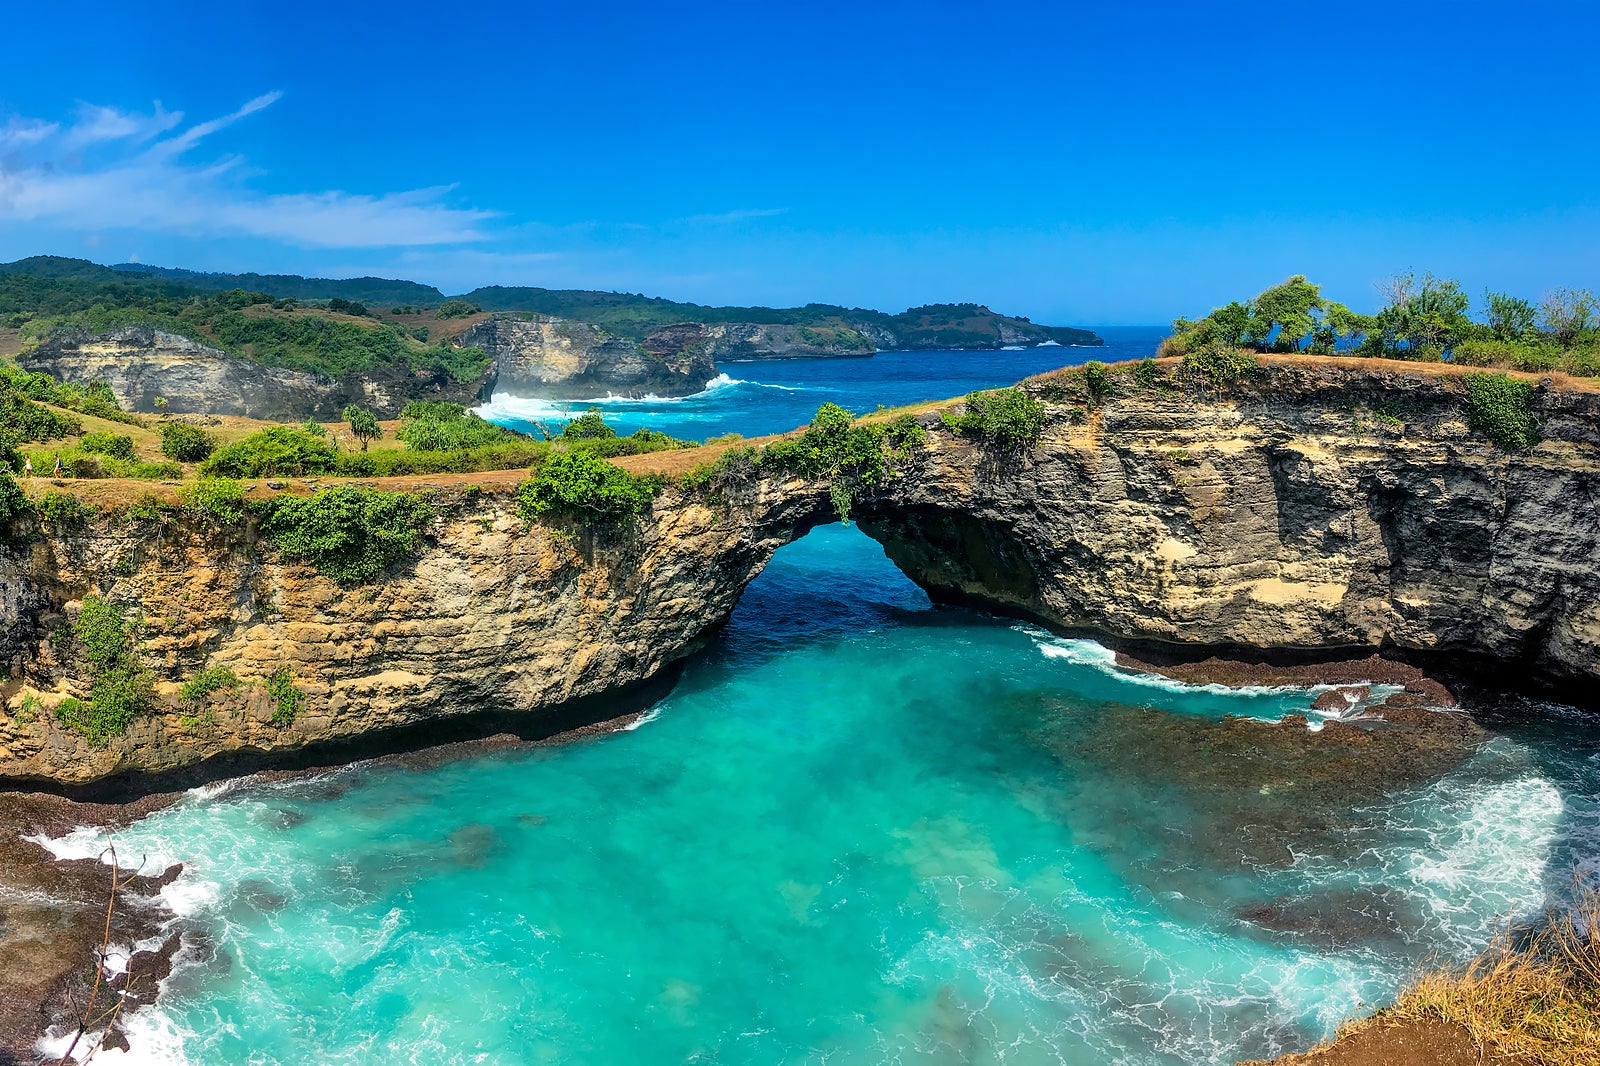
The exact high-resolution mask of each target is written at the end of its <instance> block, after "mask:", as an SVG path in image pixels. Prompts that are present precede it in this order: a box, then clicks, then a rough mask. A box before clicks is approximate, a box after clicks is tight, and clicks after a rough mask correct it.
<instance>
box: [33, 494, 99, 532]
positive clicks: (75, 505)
mask: <svg viewBox="0 0 1600 1066" xmlns="http://www.w3.org/2000/svg"><path fill="white" fill-rule="evenodd" d="M34 510H35V512H37V514H38V516H39V518H40V520H41V521H43V522H45V523H46V524H47V525H49V526H51V527H53V528H55V529H79V528H81V527H83V526H86V525H88V524H89V523H90V522H91V521H93V520H94V518H95V516H96V515H98V514H99V513H100V511H99V508H97V507H95V505H94V504H92V503H87V502H85V501H83V500H80V499H78V497H76V496H74V495H73V494H72V493H70V492H46V493H45V494H44V496H43V497H42V498H41V499H40V500H39V503H38V506H37V507H35V508H34Z"/></svg>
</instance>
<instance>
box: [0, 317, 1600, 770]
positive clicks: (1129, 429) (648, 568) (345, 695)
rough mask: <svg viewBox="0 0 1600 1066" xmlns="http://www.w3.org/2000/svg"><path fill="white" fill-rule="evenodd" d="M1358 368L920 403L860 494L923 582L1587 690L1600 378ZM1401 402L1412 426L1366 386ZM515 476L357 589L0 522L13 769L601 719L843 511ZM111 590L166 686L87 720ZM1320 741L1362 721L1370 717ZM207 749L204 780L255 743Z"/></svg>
mask: <svg viewBox="0 0 1600 1066" xmlns="http://www.w3.org/2000/svg"><path fill="white" fill-rule="evenodd" d="M536 325H540V326H541V327H542V326H545V325H548V323H539V324H536ZM1339 362H1340V363H1341V364H1343V365H1333V364H1316V363H1311V362H1302V361H1295V360H1264V363H1265V365H1264V368H1263V372H1262V374H1261V375H1260V376H1259V377H1258V378H1257V379H1256V380H1255V381H1254V382H1253V383H1250V384H1248V385H1244V386H1239V387H1235V388H1232V389H1225V390H1217V389H1212V390H1207V391H1197V390H1180V389H1171V390H1139V391H1134V390H1132V389H1127V390H1125V391H1123V392H1119V393H1116V394H1114V395H1112V396H1111V397H1109V398H1106V399H1105V400H1104V401H1102V402H1100V403H1098V404H1097V405H1096V406H1095V407H1094V409H1093V410H1092V411H1088V412H1087V413H1086V412H1085V410H1084V407H1083V406H1082V404H1081V401H1080V399H1079V398H1077V397H1074V396H1071V395H1066V394H1064V393H1063V392H1062V391H1061V389H1060V387H1059V384H1058V383H1057V382H1053V381H1052V380H1051V379H1049V378H1045V379H1040V380H1035V381H1033V382H1030V383H1029V384H1028V385H1027V388H1028V389H1029V390H1031V391H1033V392H1034V393H1035V394H1037V395H1038V396H1040V397H1042V398H1043V399H1044V400H1045V401H1046V403H1047V418H1046V421H1045V425H1044V428H1043V432H1042V434H1041V436H1040V438H1039V440H1038V442H1037V443H1036V444H1035V445H1034V446H1033V447H1031V448H1029V449H1026V450H1023V451H1020V452H1017V453H1015V454H1009V453H1004V452H1001V451H997V450H996V449H995V448H994V447H992V446H987V445H985V444H983V443H981V442H979V441H975V440H973V439H971V438H969V437H967V436H962V435H959V434H956V433H953V432H952V431H951V430H949V429H948V428H946V427H945V426H944V425H943V424H942V423H940V422H937V421H934V420H926V421H927V425H928V427H929V432H928V439H927V441H926V443H925V444H924V445H922V446H920V447H918V448H916V449H915V450H914V451H913V452H912V453H911V455H910V456H909V457H908V458H906V459H905V460H904V461H903V462H902V463H901V464H900V466H899V468H898V470H897V473H896V476H895V477H893V478H891V479H889V480H887V481H886V482H884V483H881V484H878V485H875V486H856V487H855V496H856V498H855V499H854V501H853V504H852V510H853V517H854V518H855V519H856V520H857V521H858V522H859V523H860V526H861V528H862V529H863V530H865V531H866V532H867V533H868V534H870V535H872V536H874V537H876V538H877V539H879V540H880V541H882V542H883V544H884V547H885V550H886V551H887V553H888V555H889V557H890V558H891V559H893V560H894V561H895V562H896V563H897V564H898V565H899V566H900V568H901V569H902V570H903V571H905V572H906V573H907V574H908V575H909V576H910V577H911V578H913V579H914V580H915V581H917V582H918V583H919V584H920V585H922V587H923V588H925V589H926V590H928V592H929V593H930V594H931V595H932V596H934V597H935V598H936V599H939V600H943V601H946V602H958V603H968V604H975V605H978V606H981V607H984V608H987V609H991V610H996V611H999V612H1002V613H1006V614H1010V615H1020V616H1022V617H1026V618H1029V619H1032V620H1035V621H1037V622H1039V623H1041V624H1043V625H1045V626H1047V627H1049V628H1051V629H1053V630H1056V631H1060V632H1078V633H1092V634H1098V635H1102V636H1105V637H1108V638H1116V639H1119V640H1132V641H1137V642H1141V643H1142V645H1143V646H1145V647H1147V648H1151V649H1160V648H1163V647H1164V648H1166V649H1171V650H1174V651H1187V652H1191V653H1196V654H1212V655H1216V654H1222V653H1229V654H1232V653H1234V652H1236V651H1237V650H1239V649H1246V650H1251V651H1252V653H1255V652H1259V653H1261V654H1263V655H1265V654H1269V653H1273V654H1291V655H1292V654H1303V653H1312V652H1314V653H1328V652H1338V653H1343V654H1347V655H1350V656H1354V657H1361V656H1366V655H1369V654H1371V653H1373V652H1375V651H1383V650H1393V649H1399V650H1403V651H1407V652H1412V653H1426V654H1430V655H1436V656H1449V657H1461V658H1465V659H1470V660H1472V661H1475V662H1491V663H1492V662H1496V661H1498V662H1500V663H1505V664H1510V665H1511V666H1512V667H1513V669H1514V672H1515V676H1516V677H1517V678H1518V679H1519V680H1522V681H1527V682H1534V681H1543V682H1552V683H1567V684H1569V685H1584V684H1587V685H1592V684H1593V683H1594V681H1595V680H1596V679H1597V678H1600V655H1597V652H1600V521H1597V519H1600V515H1597V514H1596V504H1595V497H1594V493H1593V491H1592V486H1593V485H1594V484H1596V483H1597V481H1600V395H1597V394H1595V393H1591V392H1582V391H1576V390H1566V391H1555V390H1543V391H1540V392H1539V393H1537V395H1536V406H1537V408H1538V410H1537V414H1538V415H1539V416H1540V418H1541V419H1542V421H1543V426H1544V441H1543V443H1541V444H1539V445H1538V446H1537V447H1535V448H1533V449H1530V450H1527V451H1523V452H1515V453H1513V452H1506V451H1502V450H1500V449H1499V448H1497V447H1496V446H1495V445H1494V444H1492V443H1491V442H1489V441H1487V440H1484V439H1482V438H1481V437H1479V436H1476V435H1475V434H1473V433H1472V432H1471V431H1470V430H1469V429H1468V427H1467V424H1466V421H1465V416H1464V412H1463V404H1464V400H1463V390H1462V386H1461V382H1460V376H1459V374H1455V373H1446V372H1444V371H1439V370H1429V369H1427V368H1416V369H1412V368H1409V367H1405V366H1395V365H1393V364H1389V365H1386V366H1382V367H1377V368H1373V367H1367V366H1364V365H1361V361H1357V360H1343V361H1339ZM1401 401H1403V402H1404V403H1405V404H1406V405H1407V406H1406V407H1405V410H1406V411H1407V412H1408V414H1407V416H1406V419H1405V424H1404V429H1403V432H1399V433H1386V434H1384V435H1382V436H1379V435H1377V434H1376V433H1374V432H1373V431H1372V430H1371V429H1369V428H1365V427H1364V426H1363V424H1362V423H1361V422H1360V420H1359V419H1358V418H1356V417H1355V416H1353V415H1352V413H1351V412H1352V411H1357V412H1359V411H1360V410H1364V409H1371V408H1372V407H1374V406H1376V405H1387V407H1386V409H1395V408H1396V406H1397V405H1398V404H1399V403H1400V402H1401ZM694 461H695V455H694V453H685V452H669V453H660V454H659V455H655V456H650V455H646V456H637V457H633V458H631V459H625V460H621V461H620V462H621V464H622V465H624V466H628V467H630V468H632V469H635V470H655V469H658V468H660V469H667V468H666V467H660V466H659V464H662V463H675V464H679V465H678V466H677V467H674V468H673V469H688V465H690V464H692V463H693V462H694ZM653 464H657V465H653ZM512 484H514V482H513V481H510V480H502V481H501V482H500V483H499V486H498V487H499V489H500V490H501V491H486V492H481V493H476V492H475V493H467V492H460V491H459V490H453V489H452V490H447V491H445V492H444V493H442V494H441V496H440V498H439V507H440V509H441V521H440V524H439V527H438V528H437V530H436V533H435V539H434V543H433V544H432V545H431V546H430V547H429V548H428V549H427V550H426V551H425V552H423V554H421V555H420V556H419V557H418V558H416V559H415V560H413V561H411V562H409V563H407V564H404V565H402V566H399V567H397V568H395V569H393V570H392V571H391V572H389V573H387V574H385V575H383V576H382V577H381V578H380V579H379V580H378V581H377V582H376V583H375V584H373V585H371V586H369V587H366V588H356V589H343V588H340V587H339V586H337V585H335V584H334V583H333V582H332V581H330V580H329V579H328V578H326V577H324V576H322V575H321V574H319V573H317V572H316V571H314V570H313V569H311V568H310V567H308V566H306V565H302V564H291V563H286V562H284V561H282V560H281V559H279V558H278V556H277V555H276V554H275V553H274V552H273V551H272V550H271V549H270V547H269V546H268V545H267V544H265V543H264V542H262V541H261V540H260V539H259V538H258V536H257V533H256V531H255V530H254V528H253V527H252V526H249V525H245V526H241V527H232V528H228V529H223V530H217V529H213V528H208V527H206V526H204V525H200V524H197V523H196V522H193V521H191V520H190V519H188V518H186V517H184V516H183V515H179V516H177V517H175V518H174V517H169V518H168V519H166V520H161V521H157V520H148V519H135V520H127V519H124V518H121V517H119V516H116V515H105V516H102V517H100V518H98V519H96V520H95V521H94V522H92V523H90V524H89V525H88V526H87V527H84V528H82V529H74V530H67V531H57V530H48V529H45V530H34V531H31V532H32V538H31V540H27V541H26V542H24V543H22V544H21V545H19V546H12V547H8V548H4V549H0V662H4V663H6V664H7V666H8V672H9V674H10V680H9V681H8V682H7V684H6V687H5V689H4V690H3V691H4V715H3V716H0V779H5V780H10V781H12V782H17V783H21V782H27V781H33V782H54V783H57V784H60V785H71V784H83V783H86V782H92V781H96V780H98V779H101V778H105V777H108V776H113V775H119V774H133V775H139V776H141V777H148V776H149V775H152V774H159V773H162V772H164V771H175V770H178V769H180V768H183V767H193V766H194V765H195V764H198V763H201V762H203V761H205V760H213V759H218V758H220V757H224V756H233V755H239V756H240V757H241V758H242V757H245V756H249V757H251V758H256V757H260V758H262V759H271V758H279V757H283V756H286V755H289V754H292V753H294V752H298V751H302V750H305V749H308V748H322V747H326V746H327V745H329V744H331V743H332V742H348V741H354V740H361V739H368V740H373V741H375V742H381V741H382V739H383V738H384V737H391V738H396V739H395V740H394V741H393V742H394V743H396V744H404V745H412V746H415V745H417V744H422V743H429V742H437V740H439V739H441V738H444V737H446V734H447V733H448V729H447V728H446V726H447V724H448V723H451V722H454V721H458V720H466V719H483V718H492V717H493V716H496V715H500V716H510V717H511V718H513V719H516V720H517V721H524V722H528V723H533V724H537V723H541V722H548V723H554V722H556V721H558V720H561V718H562V716H563V715H571V714H573V713H575V712H574V711H573V710H572V709H573V708H575V707H578V706H580V705H582V706H587V707H588V708H589V709H588V710H586V711H585V712H584V713H585V714H588V715H591V716H592V717H591V719H590V720H597V718H598V717H614V716H616V715H617V714H621V713H623V709H622V708H621V707H620V706H619V705H617V704H616V703H610V704H603V705H601V706H594V705H593V701H597V700H598V701H606V700H614V699H615V698H616V697H617V696H618V694H620V693H626V692H628V691H632V690H634V689H636V687H637V686H639V685H640V684H642V683H645V682H647V681H650V680H651V679H653V678H662V677H670V670H669V668H670V667H672V666H673V664H676V663H679V662H681V661H682V660H683V659H684V658H685V657H686V656H688V655H689V654H691V653H692V652H694V651H695V650H696V649H698V648H700V647H701V646H703V645H704V644H705V642H706V641H707V640H708V639H709V638H710V636H711V634H712V633H714V632H715V631H716V629H717V627H718V626H720V625H721V624H722V623H723V622H725V621H726V620H727V618H728V617H729V615H730V614H731V612H732V610H733V608H734V605H735V604H736V603H737V601H738V599H739V596H740V593H741V592H742V591H743V589H744V587H745V585H746V584H747V583H748V582H749V581H750V580H752V579H753V578H754V577H755V576H756V575H757V574H759V573H760V572H761V570H762V568H763V567H764V566H765V565H766V564H767V562H768V561H769V560H770V559H771V557H772V554H773V552H775V551H776V550H777V549H778V548H779V547H781V546H782V545H783V544H786V543H789V542H790V541H792V540H794V539H796V538H797V537H799V536H801V535H803V534H804V533H805V532H806V531H807V530H809V529H811V528H812V527H813V526H815V525H817V524H820V523H823V522H830V521H834V520H835V517H836V512H835V510H834V507H833V504H832V502H831V500H830V492H829V490H830V485H829V483H828V481H827V480H825V479H812V480H806V479H799V478H794V477H789V476H785V475H781V474H774V473H771V472H768V473H765V474H763V473H760V472H759V471H757V472H753V473H752V474H751V476H750V477H749V478H747V479H743V480H741V481H739V482H738V483H737V484H734V483H730V484H729V486H728V487H727V490H726V493H725V495H722V496H719V497H718V498H716V499H712V498H710V497H709V496H707V495H706V494H705V493H704V492H702V491H698V490H690V489H686V488H680V487H676V486H669V487H668V488H666V489H664V490H663V491H662V492H661V493H660V494H659V495H658V496H657V497H656V499H655V502H654V504H653V506H652V508H651V509H650V510H649V511H648V512H647V513H646V514H645V515H644V516H643V517H642V518H641V519H640V520H639V521H638V522H636V523H633V524H631V525H628V526H621V527H616V528H610V529H606V528H598V529H596V528H584V527H580V526H574V525H571V524H561V523H555V524H549V523H528V522H525V521H524V520H522V519H521V518H519V517H518V516H517V514H516V506H515V499H514V497H511V496H510V495H508V494H507V491H506V490H509V488H510V487H511V486H512ZM90 593H94V594H97V595H99V596H101V597H104V598H107V599H111V600H115V601H118V602H121V603H124V604H126V605H127V606H128V607H129V608H130V609H131V610H133V611H137V612H138V613H139V614H140V615H141V616H142V618H143V631H142V633H141V638H142V645H141V647H140V654H141V658H142V660H143V662H144V663H145V665H146V666H147V667H148V668H149V669H150V670H151V671H152V673H153V675H154V677H155V679H156V697H157V699H156V702H155V704H154V709H153V711H152V712H151V713H147V714H145V715H143V716H141V717H139V718H138V719H136V720H135V721H134V723H133V724H132V725H131V726H130V727H129V728H128V730H127V731H126V733H125V734H123V735H121V736H118V737H113V738H111V739H110V740H109V741H108V742H106V743H105V744H104V745H103V746H99V747H97V746H94V745H92V744H90V743H89V741H87V740H85V739H84V738H83V737H81V736H79V735H78V734H76V733H74V732H71V731H69V730H68V729H66V728H65V727H64V726H63V725H62V724H61V723H60V722H59V721H58V720H57V717H56V715H55V714H54V713H53V709H54V708H55V707H56V706H57V705H58V704H59V703H60V701H61V700H62V699H64V698H67V697H68V696H78V697H81V696H83V695H84V694H85V692H86V688H87V685H86V680H85V677H84V675H83V673H82V667H81V664H80V663H78V662H77V661H76V658H75V656H74V653H73V645H72V640H71V638H70V635H69V634H68V632H67V627H68V625H69V623H70V620H71V619H72V618H73V617H75V615H76V612H77V611H78V610H79V605H80V604H81V603H82V601H83V599H84V598H85V597H86V596H87V595H89V594H90ZM216 665H226V666H229V667H231V668H232V669H234V670H235V671H236V672H237V674H238V675H239V676H240V677H241V678H242V679H244V682H245V684H244V685H243V686H242V687H241V689H240V690H239V691H238V692H237V693H235V694H234V695H232V696H228V695H226V694H222V695H214V696H213V697H212V698H211V699H212V702H209V703H202V704H201V705H197V706H196V705H189V704H186V703H185V702H184V701H182V700H180V699H179V698H178V695H177V690H178V688H179V686H180V685H181V684H182V683H183V682H184V681H185V680H187V679H188V678H190V677H192V676H194V674H195V673H196V672H197V671H199V670H200V669H202V668H205V667H207V666H216ZM280 669H283V670H286V671H287V672H288V673H289V674H290V675H291V676H292V677H293V678H294V679H295V685H296V687H297V688H298V689H299V691H300V693H301V695H302V697H303V699H304V704H303V706H302V707H301V709H300V710H299V711H298V713H297V714H295V715H294V716H293V717H292V720H288V721H284V720H283V719H282V716H279V715H275V714H274V701H273V699H272V697H271V696H270V695H269V694H268V692H267V691H266V684H265V679H266V678H267V677H268V676H269V675H270V674H272V673H273V672H274V671H277V670H280ZM1502 673H1503V674H1504V673H1505V671H1502ZM1507 676H1510V675H1509V674H1508V675H1507ZM1348 680H1350V681H1352V682H1354V681H1357V680H1359V678H1356V677H1351V678H1349V679H1348ZM1371 680H1377V678H1371ZM1393 710H1395V711H1399V710H1401V708H1393ZM1419 713H1423V714H1430V715H1431V714H1432V713H1433V712H1419ZM1386 717H1391V718H1401V719H1403V718H1406V717H1407V716H1406V715H1403V714H1400V715H1387V714H1386ZM406 730H410V731H411V732H409V733H406V732H404V731H406ZM1346 733H1348V736H1346ZM402 737H403V738H404V739H403V740H402V739H400V738H402ZM1325 739H1326V740H1328V741H1330V742H1331V741H1333V740H1335V739H1342V740H1344V741H1345V742H1346V743H1347V744H1348V745H1349V746H1351V747H1352V750H1355V751H1361V750H1366V749H1368V748H1369V747H1370V745H1366V744H1364V743H1360V742H1362V741H1364V740H1365V739H1366V735H1365V734H1364V733H1361V732H1360V731H1359V730H1357V731H1355V732H1349V731H1347V730H1341V729H1337V728H1332V727H1330V731H1329V732H1328V733H1327V737H1326V738H1325ZM1362 757H1363V758H1369V759H1370V758H1371V756H1370V755H1367V756H1362ZM211 765H212V766H213V769H212V770H210V771H207V770H205V769H203V768H202V769H201V770H199V771H197V773H198V774H199V775H200V776H202V777H203V776H206V775H207V774H208V773H209V774H212V775H222V774H224V773H226V772H237V769H238V766H239V765H240V764H239V763H237V762H233V763H230V762H225V761H224V762H216V763H214V764H211Z"/></svg>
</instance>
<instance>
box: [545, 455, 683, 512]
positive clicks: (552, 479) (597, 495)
mask: <svg viewBox="0 0 1600 1066" xmlns="http://www.w3.org/2000/svg"><path fill="white" fill-rule="evenodd" d="M661 485H662V481H661V479H660V478H656V477H638V476H636V475H634V474H630V473H629V472H628V471H626V470H624V469H622V468H621V467H620V466H615V465H613V464H611V463H608V462H606V461H605V460H604V459H602V458H600V457H599V456H596V455H592V454H590V453H589V452H586V451H572V452H557V453H555V454H553V455H550V456H548V457H547V458H546V459H545V460H544V461H543V462H542V463H540V464H539V466H538V467H537V468H536V469H535V470H534V471H533V476H531V477H530V478H528V480H526V481H524V482H523V483H522V484H521V485H520V486H519V487H518V488H517V499H518V501H519V506H518V508H517V510H518V513H519V514H520V515H521V516H522V517H523V519H524V520H526V521H533V520H535V519H538V518H542V517H544V516H546V515H552V514H559V515H569V516H572V517H575V518H586V519H591V520H599V521H615V520H617V519H622V518H632V517H634V516H635V515H638V514H640V513H642V512H643V511H644V509H645V508H647V507H649V506H650V501H651V500H652V499H653V498H654V497H655V494H656V491H657V490H658V489H659V488H660V487H661Z"/></svg>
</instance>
